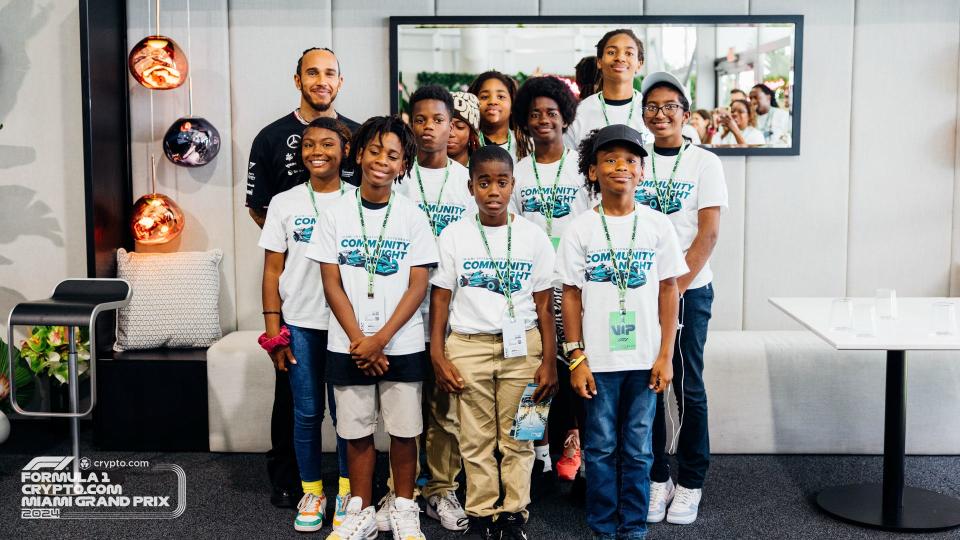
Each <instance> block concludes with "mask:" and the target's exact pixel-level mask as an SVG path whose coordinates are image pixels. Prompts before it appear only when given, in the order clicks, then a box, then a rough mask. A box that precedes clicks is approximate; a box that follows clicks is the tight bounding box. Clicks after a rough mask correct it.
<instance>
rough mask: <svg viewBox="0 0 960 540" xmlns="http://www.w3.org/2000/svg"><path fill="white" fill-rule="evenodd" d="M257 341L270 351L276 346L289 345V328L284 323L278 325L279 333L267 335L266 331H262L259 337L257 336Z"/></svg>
mask: <svg viewBox="0 0 960 540" xmlns="http://www.w3.org/2000/svg"><path fill="white" fill-rule="evenodd" d="M257 343H259V344H260V346H261V347H263V350H265V351H267V352H268V353H271V352H273V351H274V349H276V348H277V347H286V346H287V345H290V330H289V329H288V328H287V326H286V325H283V326H281V327H280V333H279V334H277V335H275V336H273V337H267V333H266V332H264V333H262V334H260V337H259V338H257Z"/></svg>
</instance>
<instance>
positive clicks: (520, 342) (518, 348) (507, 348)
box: [502, 312, 527, 358]
mask: <svg viewBox="0 0 960 540" xmlns="http://www.w3.org/2000/svg"><path fill="white" fill-rule="evenodd" d="M502 326H503V357H504V358H517V357H521V356H527V329H526V328H524V324H523V319H521V318H518V317H510V313H509V312H506V313H504V314H503V325H502Z"/></svg>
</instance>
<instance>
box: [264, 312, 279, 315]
mask: <svg viewBox="0 0 960 540" xmlns="http://www.w3.org/2000/svg"><path fill="white" fill-rule="evenodd" d="M260 314H261V315H282V313H280V312H279V311H261V312H260Z"/></svg>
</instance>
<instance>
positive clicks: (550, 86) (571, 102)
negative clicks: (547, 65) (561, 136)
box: [510, 75, 577, 136]
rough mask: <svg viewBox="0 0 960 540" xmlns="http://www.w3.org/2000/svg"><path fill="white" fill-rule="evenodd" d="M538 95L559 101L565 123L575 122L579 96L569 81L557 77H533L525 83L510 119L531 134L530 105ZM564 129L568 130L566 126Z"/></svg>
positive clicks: (514, 101)
mask: <svg viewBox="0 0 960 540" xmlns="http://www.w3.org/2000/svg"><path fill="white" fill-rule="evenodd" d="M538 97H546V98H550V99H552V100H553V101H555V102H556V103H557V108H558V109H559V110H560V116H562V117H563V123H564V124H567V125H568V126H569V125H570V124H572V123H573V119H574V117H576V115H577V98H576V97H574V95H573V92H572V91H571V90H570V87H569V86H567V83H565V82H563V81H561V80H560V79H558V78H556V77H551V76H549V75H548V76H545V77H531V78H529V79H527V82H525V83H523V86H521V87H520V90H518V91H517V97H516V99H514V100H513V108H512V109H511V111H510V119H511V120H512V121H513V123H514V124H516V125H518V126H520V129H521V130H522V131H523V132H524V133H525V134H526V135H527V136H530V132H529V129H528V127H529V126H528V124H529V122H530V107H532V106H533V100H535V99H536V98H538ZM563 131H567V128H566V127H564V128H563Z"/></svg>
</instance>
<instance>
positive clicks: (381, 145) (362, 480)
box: [307, 116, 437, 540]
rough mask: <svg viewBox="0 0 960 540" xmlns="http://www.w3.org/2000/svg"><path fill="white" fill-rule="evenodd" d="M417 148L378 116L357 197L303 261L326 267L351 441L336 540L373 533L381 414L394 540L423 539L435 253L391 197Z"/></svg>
mask: <svg viewBox="0 0 960 540" xmlns="http://www.w3.org/2000/svg"><path fill="white" fill-rule="evenodd" d="M415 152H416V145H415V143H414V139H413V133H411V131H410V128H409V127H407V126H406V125H405V124H404V123H403V121H402V120H401V119H400V118H399V117H395V116H392V117H388V116H376V117H373V118H370V119H369V120H367V121H366V122H365V123H364V124H363V126H361V127H360V129H359V130H357V133H356V135H355V136H354V139H353V141H352V143H351V149H350V159H351V161H355V162H356V163H357V164H358V165H359V167H360V170H361V174H362V176H361V178H362V179H361V182H360V189H358V190H357V191H356V192H355V195H354V196H352V197H343V198H341V199H340V200H339V201H337V203H336V204H334V205H333V206H331V207H330V209H329V210H328V211H327V212H325V213H324V214H323V216H322V218H321V220H320V227H319V230H318V232H317V238H316V241H315V243H314V244H313V245H312V246H311V247H310V250H309V251H308V253H307V256H308V257H310V258H312V259H315V260H317V261H318V262H320V263H321V264H320V271H321V274H322V276H323V290H324V294H325V295H326V298H327V302H328V303H329V304H330V309H331V312H332V313H333V315H334V317H333V318H331V320H330V330H329V339H328V342H327V350H328V355H327V370H326V374H327V381H328V382H331V383H333V384H334V385H335V387H334V395H335V397H336V402H337V412H338V415H339V416H338V423H337V433H338V434H339V435H340V436H341V437H343V438H344V439H347V441H348V444H349V447H350V451H349V454H348V456H349V465H350V485H351V489H352V495H353V497H352V498H351V499H350V502H349V503H348V504H347V515H346V518H345V519H344V521H343V523H342V524H341V525H340V527H337V528H336V529H335V530H334V532H333V533H332V534H331V535H330V536H329V537H328V538H329V539H331V540H346V539H348V538H349V539H352V538H370V537H373V536H375V535H376V533H377V520H376V511H375V509H374V507H373V506H372V499H371V498H372V495H373V472H374V464H375V461H376V450H375V449H374V446H373V434H374V432H375V431H376V428H377V421H378V417H380V416H382V417H383V421H384V426H385V428H386V431H387V433H389V434H390V462H391V467H392V470H393V479H394V488H395V491H396V495H397V497H396V499H395V501H394V503H393V506H392V508H390V509H389V522H390V527H391V529H392V530H393V534H394V537H395V538H405V539H406V538H410V539H423V538H424V536H423V533H421V532H420V518H419V512H420V508H419V506H418V505H417V504H416V502H414V501H413V493H414V484H415V476H416V461H417V444H416V437H418V436H419V435H420V433H421V431H422V429H423V421H422V417H421V405H420V401H421V384H422V381H423V378H424V370H423V368H424V365H423V354H424V341H423V320H422V319H421V317H420V312H419V310H418V307H419V305H420V302H421V301H422V300H423V296H424V295H425V294H426V289H427V281H428V277H429V274H428V272H429V268H430V267H432V266H434V265H435V264H436V262H437V246H436V243H435V242H434V240H433V234H432V233H431V232H430V225H429V223H428V222H427V218H426V217H425V216H424V214H423V212H422V211H420V209H419V208H417V206H416V205H415V204H414V203H413V202H412V201H410V199H408V198H406V197H404V196H403V195H399V194H396V193H394V192H393V189H392V187H393V183H394V181H395V180H396V179H397V178H398V177H401V176H403V175H404V174H406V173H407V172H409V170H410V167H411V166H412V165H413V160H414V157H415Z"/></svg>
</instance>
